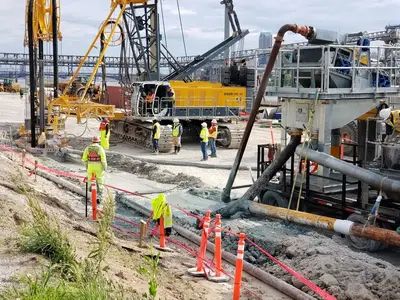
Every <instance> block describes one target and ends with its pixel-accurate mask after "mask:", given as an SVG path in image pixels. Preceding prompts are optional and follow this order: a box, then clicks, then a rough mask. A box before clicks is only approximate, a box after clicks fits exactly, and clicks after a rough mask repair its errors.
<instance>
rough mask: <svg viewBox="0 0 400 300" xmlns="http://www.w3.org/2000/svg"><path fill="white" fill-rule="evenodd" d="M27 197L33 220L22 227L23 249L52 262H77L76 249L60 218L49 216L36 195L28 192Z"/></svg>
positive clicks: (21, 243)
mask: <svg viewBox="0 0 400 300" xmlns="http://www.w3.org/2000/svg"><path fill="white" fill-rule="evenodd" d="M26 197H27V201H28V206H29V208H30V210H31V214H32V217H33V222H30V223H28V224H26V225H25V226H24V227H23V228H22V231H21V241H20V246H21V249H22V250H23V251H25V252H30V253H37V254H41V255H43V256H44V257H46V258H48V259H49V260H50V262H51V263H52V264H56V263H62V264H70V265H73V264H75V263H76V259H75V250H74V249H73V248H72V246H71V243H70V242H69V240H68V237H67V235H66V234H65V233H64V232H62V230H61V227H60V224H59V222H58V220H57V219H55V218H50V217H49V215H48V214H47V213H46V212H45V211H44V210H43V209H42V208H41V206H40V204H39V201H38V200H37V199H36V197H35V196H34V195H32V194H29V193H26Z"/></svg>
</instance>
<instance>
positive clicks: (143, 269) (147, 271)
mask: <svg viewBox="0 0 400 300" xmlns="http://www.w3.org/2000/svg"><path fill="white" fill-rule="evenodd" d="M150 249H151V250H150V255H149V256H145V257H144V259H145V264H144V265H141V266H140V267H139V273H140V274H142V275H147V276H148V277H149V282H148V284H149V294H150V297H151V299H153V300H154V299H155V298H156V295H157V287H158V283H157V277H158V274H159V269H158V263H159V261H160V252H158V253H157V255H153V247H152V246H151V248H150Z"/></svg>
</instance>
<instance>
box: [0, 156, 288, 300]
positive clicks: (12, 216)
mask: <svg viewBox="0 0 400 300" xmlns="http://www.w3.org/2000/svg"><path fill="white" fill-rule="evenodd" d="M9 158H13V159H14V160H15V162H13V161H11V160H10V159H9ZM39 161H40V163H45V162H46V160H44V161H41V160H39ZM17 163H19V159H18V160H17V159H16V156H15V155H14V156H10V155H9V154H6V155H5V154H4V153H0V168H1V169H2V173H1V174H0V198H1V202H0V207H1V209H2V214H1V215H0V230H1V235H0V239H1V243H0V274H1V276H2V277H1V279H2V280H1V281H0V291H1V289H4V288H6V287H9V286H11V285H15V284H16V281H15V280H16V279H15V278H17V276H18V275H21V274H27V273H29V274H37V273H38V272H40V270H41V267H42V266H43V265H44V264H46V261H45V260H44V259H43V258H41V257H40V256H38V255H32V254H23V253H21V252H20V251H19V250H18V247H17V240H18V236H19V229H20V226H21V224H22V223H24V222H25V221H26V220H29V219H30V212H29V210H28V207H27V205H26V201H25V199H24V196H22V195H21V194H19V193H17V192H15V191H13V190H10V189H8V188H6V187H5V185H8V184H10V185H14V182H18V183H20V182H24V183H26V184H28V185H29V186H30V187H32V188H33V189H34V190H35V191H36V192H37V193H38V194H39V195H40V199H41V205H42V206H43V207H44V208H45V209H46V211H47V212H48V213H49V214H51V215H52V216H55V217H57V218H58V219H59V220H60V223H61V226H62V228H63V229H64V230H65V231H66V232H67V234H68V237H69V238H70V240H71V242H72V244H73V245H74V246H75V247H76V251H77V254H78V257H80V258H83V257H85V256H86V255H87V254H88V252H89V251H90V247H91V243H92V242H93V241H94V239H95V238H94V237H93V236H92V235H90V234H87V233H86V232H83V231H82V230H81V229H80V228H85V231H89V232H95V228H94V226H95V225H94V224H92V223H91V222H89V221H87V220H86V219H85V218H84V217H83V212H84V205H83V203H82V201H83V199H81V197H78V196H76V195H74V194H72V193H70V192H68V191H66V190H63V189H60V188H59V187H58V186H57V185H55V184H53V183H51V182H49V181H47V180H45V179H43V178H41V177H39V176H38V177H37V182H34V179H33V176H31V177H28V176H27V171H25V170H21V169H20V168H19V167H18V166H17ZM116 243H117V245H115V246H113V247H112V248H111V250H110V252H109V254H108V257H107V261H106V263H107V265H108V266H109V270H108V271H107V275H108V276H109V277H110V278H111V279H113V280H114V281H117V282H118V283H120V284H122V285H123V286H124V287H126V288H127V289H133V290H135V291H136V292H137V293H140V294H141V293H143V292H145V291H146V290H147V282H146V278H145V277H143V276H142V275H140V274H139V273H138V272H137V270H138V268H139V265H140V264H141V263H142V262H143V258H142V256H141V255H143V254H146V253H148V250H142V249H139V248H138V247H136V244H137V240H135V239H133V238H132V237H131V236H126V235H121V234H118V233H117V234H116ZM121 245H128V248H132V247H133V252H132V251H127V250H126V249H124V248H123V247H121ZM171 247H172V248H174V250H175V253H173V254H162V259H161V264H160V271H161V274H160V277H159V285H160V288H159V295H160V296H161V297H162V299H171V300H172V299H188V300H189V299H193V300H194V299H210V300H211V299H221V300H222V299H231V297H232V296H231V295H232V294H231V293H232V282H230V283H225V284H214V283H211V282H208V281H206V280H204V279H196V278H192V277H189V276H187V275H186V274H185V271H186V270H187V268H188V266H194V265H195V259H194V258H192V257H191V256H190V255H189V254H188V253H187V252H184V250H182V249H179V248H176V247H174V246H173V245H172V246H171ZM229 271H230V272H232V271H233V270H232V269H231V268H230V269H229ZM244 280H245V281H246V282H249V283H248V284H247V286H248V287H249V288H250V289H251V290H253V291H254V292H256V293H259V294H260V295H263V294H265V296H263V299H271V300H284V299H287V297H285V296H283V295H282V294H280V293H278V292H276V291H274V290H273V289H271V288H268V287H266V286H265V285H264V284H261V283H259V282H258V281H257V280H254V278H250V277H248V276H245V279H244ZM243 299H254V296H252V295H251V294H249V293H248V292H246V291H243Z"/></svg>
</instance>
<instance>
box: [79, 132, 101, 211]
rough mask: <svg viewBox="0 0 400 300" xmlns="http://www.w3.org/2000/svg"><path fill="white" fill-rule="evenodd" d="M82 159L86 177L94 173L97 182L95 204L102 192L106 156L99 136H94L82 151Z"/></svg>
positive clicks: (98, 202)
mask: <svg viewBox="0 0 400 300" xmlns="http://www.w3.org/2000/svg"><path fill="white" fill-rule="evenodd" d="M82 161H83V163H84V164H85V167H86V170H87V179H88V180H89V181H90V180H91V179H92V174H93V173H94V175H95V177H96V184H97V204H100V200H101V197H102V194H103V182H104V172H105V171H106V170H107V158H106V153H105V151H104V149H103V147H102V146H101V145H100V138H99V137H97V136H95V137H93V139H92V144H91V145H89V146H88V147H86V149H85V151H84V152H83V156H82Z"/></svg>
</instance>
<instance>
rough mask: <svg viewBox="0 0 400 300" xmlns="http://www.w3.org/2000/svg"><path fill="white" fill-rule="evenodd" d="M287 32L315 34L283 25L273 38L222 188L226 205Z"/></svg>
mask: <svg viewBox="0 0 400 300" xmlns="http://www.w3.org/2000/svg"><path fill="white" fill-rule="evenodd" d="M288 31H292V32H294V33H299V34H301V35H302V36H304V37H305V38H307V39H313V38H314V36H315V34H316V31H315V29H314V27H311V26H297V25H296V24H286V25H283V26H282V27H281V28H280V29H279V31H278V34H277V36H276V38H275V43H274V46H273V48H272V51H271V54H270V57H269V60H268V64H267V66H266V67H265V72H264V75H263V77H262V79H261V82H260V85H259V87H258V91H257V95H256V98H255V100H254V103H253V108H252V110H251V113H250V116H249V119H248V121H247V125H246V128H245V131H244V134H243V138H242V140H241V141H240V146H239V149H238V152H237V154H236V158H235V162H234V164H233V167H232V169H231V173H230V174H229V178H228V181H227V183H226V186H225V188H224V191H223V193H222V195H221V200H222V201H223V202H225V203H228V202H230V201H231V197H230V194H231V190H232V186H233V183H234V181H235V178H236V174H237V171H238V169H239V166H240V163H241V161H242V158H243V154H244V150H245V149H246V146H247V142H248V140H249V137H250V133H251V130H252V128H253V124H254V121H255V120H256V116H257V113H258V109H259V108H260V105H261V100H262V98H263V97H264V94H265V89H266V88H267V84H268V79H269V76H270V75H271V72H272V69H273V67H274V64H275V60H276V57H277V56H278V53H279V49H280V47H281V45H282V41H283V36H284V35H285V33H286V32H288Z"/></svg>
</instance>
